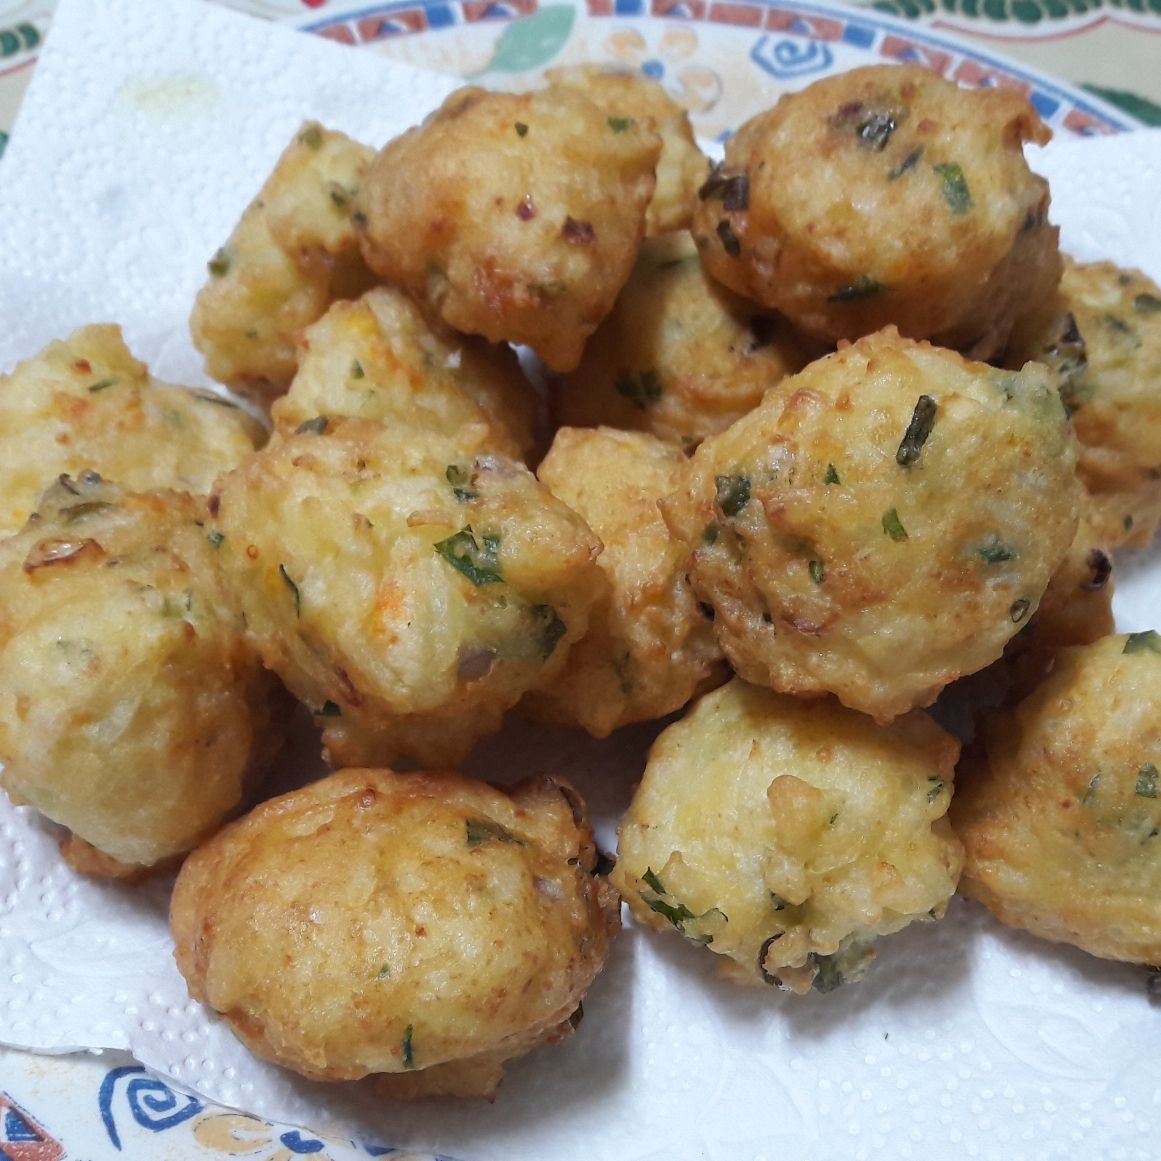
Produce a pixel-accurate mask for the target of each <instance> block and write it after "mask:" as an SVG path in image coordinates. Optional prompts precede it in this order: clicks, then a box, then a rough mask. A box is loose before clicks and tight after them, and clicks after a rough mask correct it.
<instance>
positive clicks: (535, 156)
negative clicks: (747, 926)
mask: <svg viewBox="0 0 1161 1161" xmlns="http://www.w3.org/2000/svg"><path fill="white" fill-rule="evenodd" d="M660 151H661V138H660V137H659V136H658V135H657V133H655V132H654V131H653V129H652V128H650V127H649V125H648V124H647V123H646V122H644V121H640V122H639V121H635V120H633V119H632V118H629V119H626V118H616V117H611V116H609V115H608V114H607V113H606V112H605V111H604V109H602V108H601V107H600V106H598V105H596V104H594V103H593V102H592V101H590V100H589V99H588V98H587V97H585V96H583V95H582V94H581V93H579V92H577V91H576V90H574V89H571V88H566V87H562V86H559V85H558V86H554V87H552V88H549V89H543V90H540V91H539V92H535V93H523V94H519V95H517V94H514V93H494V92H487V91H485V90H484V89H477V88H466V89H461V90H459V91H458V92H456V93H453V94H452V95H451V96H450V97H448V99H447V100H446V101H445V102H444V103H443V105H442V107H441V108H440V109H438V110H437V111H436V112H435V113H433V114H432V115H431V116H430V117H428V118H427V120H426V121H424V123H423V124H422V125H420V126H419V127H418V128H415V129H412V130H410V131H409V132H407V133H405V134H403V136H401V137H398V138H396V139H395V140H394V141H391V142H389V143H388V144H387V145H386V146H385V147H384V148H383V149H382V150H381V151H380V153H379V154H378V156H377V157H376V158H375V160H374V161H373V162H372V164H371V167H370V169H369V170H368V172H367V176H366V178H365V180H364V182H363V186H362V189H361V191H360V195H359V198H358V199H357V200H358V205H359V211H360V218H359V225H360V228H361V239H362V244H363V254H364V256H365V257H366V260H367V263H368V265H369V266H370V267H371V268H372V269H373V270H375V271H376V272H378V273H379V274H380V275H382V276H383V278H384V279H385V280H386V281H387V282H390V283H392V284H394V285H396V286H400V287H402V288H403V289H404V290H406V291H407V292H408V293H409V294H411V295H412V296H413V297H415V298H417V299H419V300H420V301H422V302H426V303H427V304H428V306H429V307H431V308H432V309H433V310H434V311H435V312H436V313H437V314H438V315H440V316H441V317H442V318H443V320H444V321H445V322H447V323H449V324H450V325H451V326H453V327H455V328H457V329H458V330H461V331H467V332H469V333H470V334H480V335H483V336H484V337H485V338H488V339H491V340H492V341H493V342H511V343H526V344H528V345H529V346H530V347H532V348H533V349H534V350H535V351H536V352H537V354H539V355H540V356H541V358H542V359H543V360H544V361H545V362H546V363H547V364H548V365H549V366H550V367H552V368H553V370H557V371H567V370H570V369H571V368H573V367H575V366H576V364H577V362H578V360H579V359H580V355H581V349H582V348H583V346H584V342H585V340H586V339H587V338H588V336H589V335H590V334H592V332H593V331H594V330H595V329H596V326H597V324H598V323H599V322H600V321H601V319H602V318H604V316H605V315H606V314H608V312H609V310H610V309H611V307H612V305H613V301H614V299H615V298H616V297H617V292H618V291H619V290H620V289H621V287H622V286H623V285H624V284H625V280H626V279H627V278H628V277H629V271H630V270H631V269H632V267H633V262H634V260H635V259H636V257H637V247H638V245H639V244H640V241H641V237H642V234H643V232H644V229H645V210H646V207H647V206H648V204H649V200H650V198H651V197H652V196H653V189H654V171H655V170H656V167H657V158H658V156H659V154H660Z"/></svg>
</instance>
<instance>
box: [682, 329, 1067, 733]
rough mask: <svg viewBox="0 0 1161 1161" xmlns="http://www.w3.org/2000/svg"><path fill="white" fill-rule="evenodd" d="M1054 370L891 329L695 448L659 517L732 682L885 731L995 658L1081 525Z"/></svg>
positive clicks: (774, 394)
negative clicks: (992, 361) (948, 347)
mask: <svg viewBox="0 0 1161 1161" xmlns="http://www.w3.org/2000/svg"><path fill="white" fill-rule="evenodd" d="M1074 442H1075V441H1074V439H1073V436H1072V433H1071V431H1070V429H1069V424H1068V418H1067V416H1066V414H1065V411H1064V408H1063V406H1062V405H1061V402H1060V397H1059V395H1058V394H1057V392H1056V389H1055V387H1054V386H1053V385H1052V382H1051V377H1050V373H1049V371H1048V370H1047V369H1046V368H1044V367H1042V366H1040V365H1039V364H1036V363H1030V364H1029V365H1028V366H1027V367H1026V368H1025V369H1024V370H1023V371H1019V372H1012V371H1001V370H997V369H995V368H993V367H989V366H986V365H985V364H982V363H971V362H968V361H967V360H965V359H963V358H961V357H960V356H959V355H957V354H955V353H954V352H952V351H945V350H940V349H939V348H936V347H932V346H930V345H928V344H927V343H915V342H911V341H910V340H907V339H902V338H900V336H899V335H898V333H897V332H896V331H895V330H894V329H893V328H889V329H887V330H885V331H882V332H879V333H878V334H875V335H870V336H868V337H867V338H865V339H861V340H859V341H858V342H857V343H855V344H853V345H851V346H849V347H847V348H845V349H844V350H841V351H839V352H837V353H836V354H834V355H831V356H828V357H827V358H825V359H820V360H818V361H817V362H814V363H812V364H811V365H810V366H809V367H807V368H806V369H805V370H804V371H802V372H800V373H799V374H798V375H796V376H793V377H792V378H790V379H788V380H786V381H785V383H783V384H782V386H781V387H779V388H776V389H775V390H773V391H771V392H770V393H769V394H768V395H767V396H766V398H765V400H763V402H762V403H761V404H760V405H759V406H758V407H757V408H756V409H755V410H754V411H752V412H751V413H750V414H749V415H748V416H746V417H744V418H743V419H740V420H738V422H737V423H735V424H734V425H733V426H732V427H730V428H729V429H728V430H727V431H724V432H722V433H721V434H720V435H717V436H713V437H711V438H710V439H707V440H706V441H705V442H704V443H703V444H702V445H701V447H700V448H698V450H697V452H696V453H695V454H694V457H693V460H692V476H691V480H692V484H691V488H690V495H692V497H693V501H694V503H693V506H692V507H689V506H688V505H687V504H686V502H685V500H684V498H681V502H680V503H678V504H676V505H674V506H672V507H668V506H666V505H665V504H663V511H664V512H665V515H666V519H667V520H668V521H669V522H670V523H671V525H672V526H673V527H674V529H675V531H676V532H677V534H678V535H679V536H681V537H682V538H683V539H685V540H686V541H687V542H688V543H690V544H694V545H696V548H695V551H694V552H693V555H692V558H691V561H690V573H691V579H692V582H693V587H694V591H695V592H696V593H697V595H698V596H699V597H700V598H701V599H702V600H704V601H706V602H708V603H709V604H710V605H712V606H713V608H714V611H715V613H716V617H715V620H714V628H715V630H716V632H717V635H718V640H719V642H720V643H721V645H722V648H723V649H724V650H725V653H726V657H727V658H728V659H729V660H730V662H731V663H732V664H733V666H734V668H735V669H736V670H737V671H738V673H740V674H741V675H742V676H743V677H745V678H746V679H747V680H748V681H752V682H754V683H755V684H758V685H769V686H771V687H772V688H774V689H778V690H781V691H782V692H784V693H797V694H808V695H810V694H819V693H825V692H830V693H834V694H836V695H837V696H838V698H839V700H840V701H841V702H843V704H844V705H848V706H851V707H852V708H854V709H858V710H862V711H863V712H864V713H868V714H871V715H873V716H874V717H875V718H877V719H878V720H880V721H890V720H891V719H892V718H893V717H895V716H896V715H897V714H901V713H903V712H905V711H906V710H908V709H911V708H913V707H915V706H921V705H927V704H929V703H930V702H931V701H933V700H934V699H935V697H936V695H937V694H938V693H939V691H940V690H941V689H942V688H943V687H944V686H945V685H947V684H948V683H949V682H951V681H954V680H955V679H956V678H957V677H959V676H961V675H964V674H969V673H974V672H975V671H976V670H979V669H982V668H984V666H986V665H988V664H990V663H991V662H992V661H994V660H996V658H998V657H999V656H1000V654H1001V652H1002V651H1003V648H1004V645H1005V643H1006V642H1007V641H1008V639H1009V638H1010V637H1012V636H1013V635H1014V634H1015V633H1017V632H1018V631H1019V629H1020V627H1021V625H1023V624H1024V623H1025V622H1026V621H1027V619H1028V618H1029V617H1030V616H1031V615H1032V614H1033V613H1034V612H1035V611H1036V607H1037V605H1038V603H1039V601H1040V598H1041V596H1042V595H1043V593H1044V590H1045V588H1046V587H1047V585H1048V581H1049V578H1050V577H1051V576H1052V574H1053V573H1054V572H1055V571H1056V568H1057V566H1058V565H1059V564H1060V562H1061V560H1062V559H1063V557H1064V555H1065V553H1066V552H1067V550H1068V546H1069V544H1070V543H1071V542H1072V540H1073V538H1074V536H1075V534H1076V527H1077V510H1078V503H1079V495H1078V494H1079V491H1080V486H1079V484H1078V483H1077V480H1076V475H1075V468H1074V465H1075V455H1076V453H1075V448H1074Z"/></svg>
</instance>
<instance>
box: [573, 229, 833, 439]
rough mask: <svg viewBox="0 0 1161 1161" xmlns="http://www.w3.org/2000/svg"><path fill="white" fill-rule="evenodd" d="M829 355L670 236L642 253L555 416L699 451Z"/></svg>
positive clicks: (679, 236)
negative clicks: (728, 285) (731, 288)
mask: <svg viewBox="0 0 1161 1161" xmlns="http://www.w3.org/2000/svg"><path fill="white" fill-rule="evenodd" d="M823 353H824V352H823V350H822V347H821V344H818V343H816V342H814V341H812V340H807V339H804V338H802V337H801V336H799V335H797V334H796V333H795V332H794V330H793V328H792V327H791V326H790V324H789V323H787V322H786V320H785V319H783V318H780V317H779V316H778V315H776V314H774V313H772V312H770V311H768V310H762V309H761V308H760V307H756V306H755V305H754V304H753V303H751V302H748V301H747V300H746V299H743V298H739V297H738V296H737V295H736V294H734V293H732V292H731V291H729V290H726V289H725V287H723V286H722V285H721V284H720V283H718V282H716V281H715V280H714V279H712V278H710V277H709V276H708V275H707V274H706V273H705V271H704V270H702V267H701V261H700V259H699V258H698V256H697V248H696V247H695V246H694V244H693V240H692V239H691V238H690V236H689V235H688V234H686V233H676V234H668V235H666V236H664V237H661V238H650V239H647V240H646V241H645V243H644V244H643V245H642V246H641V254H640V257H639V258H638V259H637V265H636V266H635V267H634V268H633V273H632V275H631V276H630V278H629V281H628V282H627V283H626V285H625V288H624V290H622V291H621V293H620V295H619V296H618V298H617V302H616V305H615V306H614V307H613V311H612V313H611V314H610V315H609V317H608V318H607V319H605V321H604V322H603V323H601V325H600V327H599V328H598V330H597V333H596V334H595V335H594V336H593V340H592V342H590V343H589V344H588V346H587V347H586V348H585V353H584V357H583V358H582V359H581V363H580V366H579V367H577V369H576V370H575V371H572V372H570V373H569V374H567V375H564V376H562V377H561V378H560V379H559V380H558V381H557V382H555V383H554V384H553V387H554V392H553V413H554V416H555V418H556V419H557V421H558V422H560V423H563V424H569V425H571V426H574V427H595V426H597V425H599V424H608V425H609V426H610V427H621V428H626V429H629V430H638V431H649V432H652V433H653V434H654V435H657V436H660V437H661V438H662V439H668V440H673V441H675V442H677V443H680V444H681V445H682V447H685V448H692V447H695V446H696V445H697V444H698V443H700V442H701V441H702V440H703V439H704V438H705V437H706V436H707V435H713V434H714V433H715V432H719V431H722V430H724V429H725V428H727V427H729V425H730V424H731V423H733V422H734V420H736V419H740V418H741V417H742V416H743V415H745V414H746V412H748V411H752V410H753V409H754V408H755V407H756V406H757V405H758V404H759V402H761V399H762V396H763V395H764V394H765V393H766V391H767V390H769V388H771V387H773V386H775V385H776V384H777V383H778V382H780V381H781V380H782V379H784V378H785V377H786V376H787V375H791V374H793V373H794V372H795V371H799V370H801V369H802V368H803V367H804V366H805V365H806V363H807V362H808V361H809V359H811V358H813V357H815V356H817V355H821V354H823Z"/></svg>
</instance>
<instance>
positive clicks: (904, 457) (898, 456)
mask: <svg viewBox="0 0 1161 1161" xmlns="http://www.w3.org/2000/svg"><path fill="white" fill-rule="evenodd" d="M935 412H936V403H935V400H934V399H933V398H932V397H931V396H930V395H920V396H919V400H918V402H917V403H916V404H915V410H914V411H913V412H912V413H911V422H910V423H908V424H907V430H906V431H905V432H904V433H903V439H902V440H901V441H900V443H899V450H898V451H897V452H896V453H895V462H896V463H897V464H898V465H899V466H900V467H904V468H909V467H910V466H911V465H912V464H913V463H915V462H916V461H917V460H918V459H919V454H920V452H922V451H923V445H924V444H925V443H926V442H927V437H928V436H929V435H930V434H931V430H932V428H933V427H935Z"/></svg>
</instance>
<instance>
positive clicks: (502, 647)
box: [211, 418, 607, 766]
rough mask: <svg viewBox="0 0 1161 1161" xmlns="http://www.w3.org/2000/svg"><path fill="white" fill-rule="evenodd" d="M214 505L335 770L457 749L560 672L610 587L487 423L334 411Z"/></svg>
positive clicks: (270, 639) (271, 646)
mask: <svg viewBox="0 0 1161 1161" xmlns="http://www.w3.org/2000/svg"><path fill="white" fill-rule="evenodd" d="M473 440H474V441H475V442H473ZM211 502H212V504H213V505H214V507H215V510H216V520H217V522H216V527H217V529H218V530H219V531H220V533H221V535H222V537H223V539H222V543H221V556H222V560H223V563H224V565H225V567H226V569H227V573H228V576H229V577H230V579H231V581H232V583H233V585H234V587H235V589H236V592H237V595H238V599H239V601H240V603H241V605H242V608H243V610H244V611H245V614H246V621H247V625H248V628H249V632H250V634H251V636H252V638H253V640H254V642H255V644H256V646H257V648H258V650H259V651H260V652H261V654H262V658H263V660H264V661H265V662H266V664H267V665H268V666H269V667H270V668H271V669H273V670H274V671H275V672H276V673H278V674H279V676H280V677H282V679H283V680H284V681H285V682H286V684H287V685H288V686H289V687H290V689H291V690H292V691H293V692H294V693H295V694H296V695H297V696H298V698H299V699H300V700H301V701H303V702H305V703H306V704H307V705H308V706H309V707H310V708H311V709H312V710H313V711H314V712H315V713H316V714H317V715H319V723H320V725H322V726H323V730H324V740H325V743H326V747H327V752H328V755H329V758H330V761H331V763H332V765H334V766H346V765H353V764H358V763H359V762H360V761H363V762H367V763H370V762H372V761H374V762H376V763H379V764H382V763H383V762H385V761H387V759H388V758H390V759H391V760H392V761H394V760H395V758H396V756H397V755H400V754H401V755H405V756H406V757H408V758H411V759H413V760H415V761H416V762H417V763H419V764H420V765H444V764H453V763H455V762H458V761H459V760H460V759H462V758H463V756H464V755H465V754H466V752H467V751H468V749H470V747H471V745H472V744H473V743H474V742H475V741H476V739H478V738H480V737H482V736H483V735H485V734H488V733H491V732H493V731H494V730H495V729H496V728H498V726H499V723H500V718H501V716H502V714H503V713H504V711H505V710H506V709H508V708H509V707H510V706H512V705H514V704H515V703H516V701H517V700H518V699H519V698H520V696H521V695H522V694H523V693H524V692H525V691H526V690H527V689H529V688H530V687H531V686H533V685H534V684H536V683H538V682H540V681H542V680H547V679H548V678H550V677H551V676H552V675H553V674H554V673H555V672H556V671H557V670H558V669H559V668H560V666H561V665H562V664H563V663H564V659H565V655H566V653H567V652H568V649H569V647H570V645H571V644H572V643H573V642H574V641H575V640H577V639H578V638H580V637H581V636H582V635H583V634H584V632H585V630H586V628H587V627H588V610H589V607H590V606H591V605H592V603H593V602H594V600H595V599H596V598H597V596H598V594H599V593H600V591H601V589H602V587H603V586H604V584H606V583H607V582H606V581H605V580H604V574H603V573H602V572H601V570H600V569H599V568H598V567H597V565H596V563H595V558H596V556H597V554H598V552H599V551H600V541H599V540H598V539H597V538H596V537H595V536H594V535H593V533H592V532H591V531H590V530H589V528H588V526H587V525H586V524H585V523H584V521H583V520H581V518H580V517H579V516H577V515H576V514H575V513H573V512H572V511H571V510H569V509H568V508H566V507H565V506H564V504H562V503H561V502H560V501H559V500H556V499H554V498H553V497H552V496H551V495H550V494H549V492H548V490H547V489H546V488H544V487H542V486H541V485H540V484H538V483H537V481H536V479H535V477H534V476H533V475H532V474H531V473H530V472H529V471H528V470H527V469H525V468H524V467H522V466H521V465H519V464H517V463H515V462H513V461H511V460H507V459H504V458H502V457H500V456H497V455H494V454H492V453H491V452H490V451H489V450H487V431H486V429H484V428H465V429H464V430H463V431H462V432H461V433H460V435H459V436H455V437H453V436H447V435H441V434H439V433H437V432H431V431H425V430H421V429H419V428H408V427H403V426H399V427H393V428H387V427H385V426H384V425H383V424H380V423H376V422H373V421H371V420H361V419H350V418H347V419H331V420H325V421H323V422H322V423H319V424H313V425H310V426H309V427H308V428H306V429H304V430H302V431H300V432H299V433H297V434H294V435H290V436H286V437H277V438H275V439H274V440H273V441H272V442H271V443H270V445H268V446H267V448H265V449H264V450H263V451H262V452H260V453H256V454H255V455H253V456H251V457H250V458H249V459H248V460H247V461H246V462H244V463H243V464H242V465H241V466H240V467H239V468H237V469H236V470H235V471H233V472H231V473H229V474H228V475H226V476H223V477H222V478H221V480H219V483H218V490H217V493H216V495H215V497H214V498H212V501H211Z"/></svg>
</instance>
